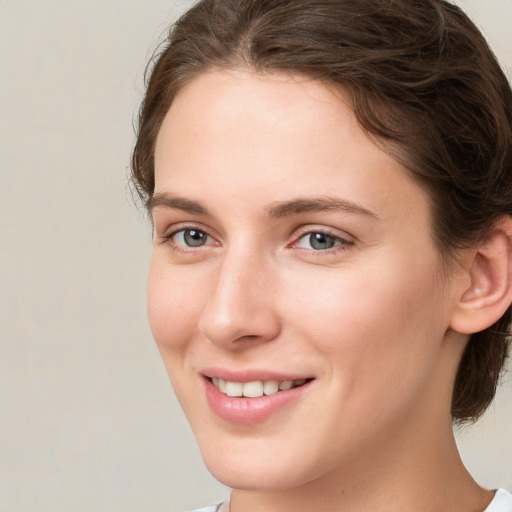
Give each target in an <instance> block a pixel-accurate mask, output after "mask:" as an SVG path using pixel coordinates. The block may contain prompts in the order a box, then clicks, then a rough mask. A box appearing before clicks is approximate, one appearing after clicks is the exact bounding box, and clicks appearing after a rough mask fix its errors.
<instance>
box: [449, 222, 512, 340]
mask: <svg viewBox="0 0 512 512" xmlns="http://www.w3.org/2000/svg"><path fill="white" fill-rule="evenodd" d="M511 242H512V219H511V218H510V217H508V216H507V217H502V218H501V219H500V220H499V221H498V222H497V223H496V224H495V226H494V227H493V228H492V229H491V231H490V233H489V235H488V236H487V237H486V239H485V241H484V242H482V244H481V245H480V246H479V247H478V249H476V251H475V252H474V253H473V257H472V258H471V259H470V261H469V262H468V264H467V267H466V272H467V275H468V277H469V279H468V280H466V283H468V282H469V285H467V284H466V286H465V287H464V289H463V290H462V292H461V293H460V294H459V298H458V301H457V304H456V307H455V310H454V311H453V315H452V319H451V323H450V327H451V329H453V330H454V331H457V332H460V333H464V334H472V333H475V332H479V331H483V330H484V329H487V328H488V327H490V326H491V325H493V324H494V323H495V322H496V321H497V320H499V319H500V318H501V316H502V315H503V314H504V313H505V311H506V310H507V308H508V307H509V306H510V304H511V302H512V262H511V258H512V250H511Z"/></svg>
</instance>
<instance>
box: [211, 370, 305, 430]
mask: <svg viewBox="0 0 512 512" xmlns="http://www.w3.org/2000/svg"><path fill="white" fill-rule="evenodd" d="M204 382H205V390H206V399H207V400H208V404H209V406H210V408H211V410H212V411H213V412H214V413H215V414H216V415H217V416H219V417H220V418H222V419H223V420H225V421H228V422H230V423H238V424H243V425H250V424H253V423H259V422H262V421H265V420H266V419H267V418H268V417H269V416H271V415H272V414H274V413H276V412H277V411H279V410H281V409H283V408H285V407H286V406H288V405H290V404H291V403H292V402H294V401H295V400H297V399H298V398H299V397H300V396H301V395H302V394H303V393H304V392H305V391H306V390H307V389H308V388H309V387H310V385H311V383H312V381H310V382H306V383H305V384H303V385H302V386H299V387H297V388H292V389H288V390H286V391H278V392H277V393H274V394H273V395H263V396H260V397H258V398H244V397H232V396H227V395H225V394H224V393H221V392H220V391H219V390H218V389H217V388H216V387H215V386H214V385H213V384H212V383H211V382H210V381H209V380H208V379H206V378H205V379H204Z"/></svg>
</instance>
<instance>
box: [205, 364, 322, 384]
mask: <svg viewBox="0 0 512 512" xmlns="http://www.w3.org/2000/svg"><path fill="white" fill-rule="evenodd" d="M200 373H201V374H202V375H204V376H205V377H208V378H210V379H211V378H213V377H217V378H219V379H224V380H227V381H230V382H253V381H258V380H261V381H266V380H277V381H284V380H302V379H311V378H313V375H311V374H307V373H303V372H297V373H291V372H281V371H272V370H263V369H261V370H260V369H245V370H232V369H229V368H216V367H210V368H204V369H202V370H201V371H200Z"/></svg>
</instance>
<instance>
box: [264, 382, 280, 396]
mask: <svg viewBox="0 0 512 512" xmlns="http://www.w3.org/2000/svg"><path fill="white" fill-rule="evenodd" d="M278 391H279V382H277V380H266V381H265V382H264V383H263V393H265V395H273V394H274V393H277V392H278Z"/></svg>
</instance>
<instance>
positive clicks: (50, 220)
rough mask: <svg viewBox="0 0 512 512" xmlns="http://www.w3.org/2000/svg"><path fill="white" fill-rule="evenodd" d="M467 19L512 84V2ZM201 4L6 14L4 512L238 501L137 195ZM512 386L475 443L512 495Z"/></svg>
mask: <svg viewBox="0 0 512 512" xmlns="http://www.w3.org/2000/svg"><path fill="white" fill-rule="evenodd" d="M461 3H463V5H464V6H466V7H467V10H468V12H469V14H470V15H471V16H472V17H473V18H474V19H475V20H476V21H477V22H478V24H479V25H480V26H481V27H482V28H483V30H484V32H485V33H486V35H487V36H488V38H489V40H490V42H491V43H492V45H493V46H494V48H495V51H496V53H497V54H498V56H499V57H500V59H501V61H502V63H503V65H504V66H505V67H507V68H508V70H509V76H510V71H511V70H512V34H511V31H510V27H511V26H512V0H471V1H470V0H468V1H465V2H461ZM187 5H190V2H187V1H183V2H179V1H174V2H172V1H158V0H144V1H142V0H140V1H133V0H102V1H99V0H98V1H94V0H88V1H86V0H77V1H72V0H68V1H65V0H61V1H50V0H3V1H0V511H2V512H4V511H5V512H7V511H8V512H22V511H23V512H29V511H30V512H60V511H62V512H64V511H66V512H90V511H95V512H101V511H109V512H121V511H122V512H135V511H139V512H142V511H148V510H151V511H153V512H158V511H164V510H165V511H167V512H178V511H180V510H186V509H187V508H192V507H193V506H199V505H201V504H207V503H208V502H213V501H217V500H218V499H222V498H223V497H225V496H227V490H226V489H225V488H224V487H222V486H221V485H220V484H218V483H217V482H216V481H215V480H214V479H213V478H212V477H211V476H210V475H209V474H208V473H207V471H206V470H205V469H204V468H203V465H202V463H201V460H200V456H199V453H198V450H197V448H196V446H195V443H194V440H193V438H192V435H191V433H190V432H189V429H188V426H187V424H186V421H185V419H184V417H183V415H182V413H181V411H180V409H179V407H178V405H177V402H176V400H175V398H174V396H173V393H172V390H171V387H170V385H169V383H168V379H167V376H166V374H165V371H164V368H163V364H162V363H161V361H160V359H159V356H158V353H157V350H156V348H155V346H154V343H153V341H152V339H151V334H150V331H149V328H148V322H147V319H146V311H145V281H146V271H147V264H148V258H149V252H150V247H151V240H150V227H149V224H148V223H147V221H146V220H145V219H144V218H143V215H142V214H141V213H139V212H138V211H137V209H136V208H135V207H134V206H133V204H132V203H131V199H130V193H129V191H128V189H127V187H126V181H127V166H128V164H129V158H130V150H131V147H132V144H133V139H134V136H133V129H132V121H133V119H134V117H135V113H136V109H137V106H138V102H139V101H140V98H141V94H142V82H143V70H144V65H145V62H146V61H147V59H148V57H149V55H150V54H151V52H152V50H153V49H154V48H155V46H156V44H157V42H158V41H159V39H160V38H161V36H162V34H163V33H164V30H165V27H166V26H167V24H168V23H169V22H170V20H172V19H173V17H174V16H176V14H177V13H179V12H181V11H182V10H183V9H184V8H185V7H186V6H187ZM511 432H512V383H511V381H510V380H508V381H506V382H505V383H504V385H503V386H502V388H501V390H500V393H499V395H498V398H497V400H496V404H495V405H494V406H493V407H492V408H491V410H490V411H489V412H488V413H487V414H486V416H485V418H484V419H483V420H482V421H480V422H479V423H478V424H477V425H475V426H474V427H473V428H472V429H470V430H467V431H464V432H462V433H460V434H459V440H460V447H461V450H462V453H463V457H464V459H465V461H466V462H467V464H468V466H469V468H470V469H471V470H472V472H473V473H474V474H475V476H476V477H477V479H478V480H480V481H481V482H482V483H483V484H484V485H487V486H489V487H497V486H502V487H507V488H509V489H512V471H511V466H510V460H511V456H512V439H511V437H512V436H511V434H510V433H511Z"/></svg>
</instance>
